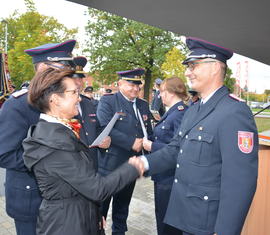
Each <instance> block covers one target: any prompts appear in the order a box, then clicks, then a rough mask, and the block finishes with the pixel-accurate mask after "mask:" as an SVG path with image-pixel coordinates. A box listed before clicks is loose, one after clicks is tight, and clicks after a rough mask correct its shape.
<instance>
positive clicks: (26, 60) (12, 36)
mask: <svg viewBox="0 0 270 235" xmlns="http://www.w3.org/2000/svg"><path fill="white" fill-rule="evenodd" d="M24 2H25V5H26V7H27V11H26V12H25V13H23V14H19V13H18V12H17V11H15V12H14V13H13V14H12V15H11V16H10V17H8V18H6V19H5V21H6V22H7V23H8V62H9V70H10V75H11V79H12V81H13V83H14V84H15V85H16V87H17V88H18V87H20V85H21V83H22V82H23V81H27V80H31V79H32V77H33V75H34V70H33V64H32V59H31V57H30V56H28V55H27V54H25V52H24V50H25V49H28V48H33V47H36V46H39V45H42V44H46V43H55V42H61V41H64V40H67V39H71V38H74V36H75V34H76V33H77V31H78V30H77V29H67V28H66V27H65V26H64V25H62V24H60V23H59V22H58V21H57V20H56V19H55V18H53V17H48V16H44V15H41V14H39V13H38V12H37V10H36V7H35V5H34V3H33V1H32V0H25V1H24ZM3 24H4V23H3V22H2V23H1V25H0V45H2V46H3V45H4V41H5V27H4V25H3Z"/></svg>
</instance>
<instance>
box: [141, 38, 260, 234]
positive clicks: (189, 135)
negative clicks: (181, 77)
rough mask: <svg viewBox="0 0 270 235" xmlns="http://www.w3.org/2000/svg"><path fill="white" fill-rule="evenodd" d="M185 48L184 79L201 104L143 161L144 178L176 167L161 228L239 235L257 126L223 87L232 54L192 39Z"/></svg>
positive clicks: (253, 178)
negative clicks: (162, 145) (167, 140)
mask: <svg viewBox="0 0 270 235" xmlns="http://www.w3.org/2000/svg"><path fill="white" fill-rule="evenodd" d="M186 43H187V46H188V48H189V49H190V51H191V53H190V54H189V55H188V56H187V59H186V60H185V61H184V62H183V64H184V65H186V66H187V68H186V72H185V75H186V77H188V79H189V80H190V83H191V88H192V90H195V91H197V92H199V94H200V96H201V101H200V102H197V103H195V104H194V105H192V106H190V108H189V109H188V110H187V112H186V113H185V116H184V117H183V119H182V124H181V126H180V128H179V131H178V135H176V136H175V137H174V139H173V140H172V141H171V142H170V143H169V144H168V145H167V146H166V147H164V148H163V149H161V150H160V151H157V152H155V153H152V154H150V155H146V156H142V160H143V161H144V164H145V169H146V170H148V174H149V175H153V174H156V173H158V172H161V171H164V170H167V169H170V168H172V167H176V170H175V177H174V184H173V188H172V192H171V196H170V201H169V205H168V209H167V212H166V216H165V220H164V222H165V223H167V224H169V225H171V226H173V227H175V228H177V229H179V230H182V231H184V232H183V234H184V235H213V234H215V235H239V234H240V233H241V230H242V226H243V224H244V221H245V218H246V215H247V213H248V210H249V207H250V204H251V202H252V199H253V196H254V193H255V190H256V182H257V171H258V133H257V129H256V124H255V122H254V119H253V117H252V113H251V111H250V109H249V107H248V106H247V105H246V104H245V103H244V102H241V101H240V100H238V99H235V98H234V96H231V95H230V94H229V91H228V89H227V88H226V87H225V86H224V85H223V84H224V78H225V74H226V68H227V65H226V61H227V60H228V59H230V58H231V57H232V55H233V52H232V51H231V50H229V49H226V48H223V47H221V46H218V45H216V44H213V43H210V42H207V41H204V40H201V39H197V38H187V40H186Z"/></svg>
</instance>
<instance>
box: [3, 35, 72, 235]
mask: <svg viewBox="0 0 270 235" xmlns="http://www.w3.org/2000/svg"><path fill="white" fill-rule="evenodd" d="M75 44H76V41H75V40H68V41H65V42H63V43H50V44H45V45H41V46H39V47H36V48H32V49H28V50H25V52H26V53H27V54H28V55H30V56H32V59H33V64H34V68H35V71H36V72H41V71H43V70H44V69H46V68H48V66H49V67H53V68H58V69H61V68H65V67H70V68H71V67H74V63H73V58H72V55H71V52H72V50H73V48H74V46H75ZM27 92H28V90H27V89H22V90H20V91H17V92H15V93H13V94H12V96H11V98H9V99H8V100H7V101H6V102H5V103H4V105H3V107H2V109H1V111H0V167H2V168H6V182H5V195H6V211H7V214H8V215H9V216H10V217H12V218H13V219H14V221H15V227H16V232H17V235H35V234H36V220H37V215H38V209H39V205H40V203H41V196H40V193H39V190H38V187H37V184H36V180H35V178H34V175H33V174H32V173H30V172H28V171H27V169H26V167H25V165H24V162H23V158H22V154H23V147H22V141H23V139H24V138H25V137H26V135H27V131H28V129H29V127H30V126H31V125H32V124H36V123H37V122H38V120H39V115H40V113H39V112H38V111H37V110H36V109H34V108H33V107H32V106H30V105H29V104H28V102H27Z"/></svg>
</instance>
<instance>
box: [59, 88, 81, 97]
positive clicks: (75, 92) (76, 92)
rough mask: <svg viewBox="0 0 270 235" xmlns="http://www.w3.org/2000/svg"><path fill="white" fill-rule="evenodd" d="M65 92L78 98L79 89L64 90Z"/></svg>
mask: <svg viewBox="0 0 270 235" xmlns="http://www.w3.org/2000/svg"><path fill="white" fill-rule="evenodd" d="M65 92H71V94H72V95H77V96H78V97H79V96H80V90H79V89H74V90H65V91H64V92H63V93H65Z"/></svg>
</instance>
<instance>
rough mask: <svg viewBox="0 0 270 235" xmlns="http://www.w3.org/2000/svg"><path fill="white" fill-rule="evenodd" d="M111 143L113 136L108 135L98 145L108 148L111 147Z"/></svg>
mask: <svg viewBox="0 0 270 235" xmlns="http://www.w3.org/2000/svg"><path fill="white" fill-rule="evenodd" d="M110 145H111V137H110V136H106V137H105V138H104V139H103V140H102V142H101V144H100V145H99V146H98V147H99V148H101V149H107V148H109V147H110Z"/></svg>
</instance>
